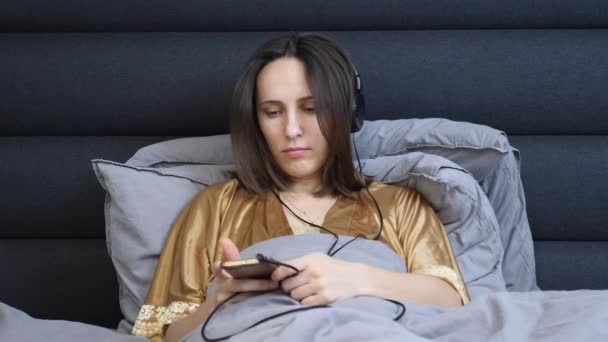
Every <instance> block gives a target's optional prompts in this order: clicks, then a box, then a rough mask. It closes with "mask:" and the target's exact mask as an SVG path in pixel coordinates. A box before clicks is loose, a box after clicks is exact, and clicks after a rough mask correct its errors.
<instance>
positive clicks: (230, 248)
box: [211, 238, 279, 306]
mask: <svg viewBox="0 0 608 342" xmlns="http://www.w3.org/2000/svg"><path fill="white" fill-rule="evenodd" d="M220 245H221V246H222V250H223V251H224V260H225V261H233V260H239V259H240V258H241V257H240V255H239V249H238V247H237V246H236V245H235V244H234V242H232V240H230V239H228V238H221V239H220ZM221 265H222V262H221V261H215V262H214V263H213V265H212V267H211V270H212V272H213V274H214V275H215V282H216V283H215V294H214V296H213V298H212V301H213V303H214V304H215V305H217V304H219V303H221V302H222V301H224V300H225V299H226V298H228V297H230V296H232V295H233V294H234V293H235V292H243V293H241V294H240V295H238V296H236V297H234V298H233V299H231V300H229V301H228V302H227V303H226V304H224V305H229V304H235V303H238V302H240V301H242V300H244V299H246V298H249V297H251V296H255V295H256V294H257V293H256V292H261V291H271V290H276V289H278V288H279V284H278V282H277V281H273V280H268V279H235V278H233V277H232V276H231V275H230V273H228V272H226V270H224V269H223V268H222V266H221ZM215 305H214V306H215Z"/></svg>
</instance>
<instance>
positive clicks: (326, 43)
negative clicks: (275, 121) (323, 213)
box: [230, 32, 371, 197]
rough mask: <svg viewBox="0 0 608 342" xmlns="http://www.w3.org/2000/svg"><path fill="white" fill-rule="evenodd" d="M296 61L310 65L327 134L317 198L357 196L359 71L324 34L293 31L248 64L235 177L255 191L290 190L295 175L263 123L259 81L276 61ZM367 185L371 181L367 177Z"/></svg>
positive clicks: (239, 108)
mask: <svg viewBox="0 0 608 342" xmlns="http://www.w3.org/2000/svg"><path fill="white" fill-rule="evenodd" d="M283 57H293V58H297V59H299V60H300V61H302V62H303V63H304V65H305V69H306V75H307V79H308V81H309V82H310V83H309V85H310V88H311V91H312V96H313V98H314V101H315V111H316V113H317V120H318V122H319V127H320V129H321V133H322V134H323V136H324V137H325V139H326V140H327V143H328V159H327V162H326V164H325V165H324V166H323V169H322V173H321V174H322V176H321V189H320V190H319V191H317V192H316V193H315V194H314V195H315V196H324V195H328V194H332V195H338V194H342V195H346V196H349V197H350V195H351V192H352V191H357V190H360V189H361V188H362V187H363V183H362V182H361V180H360V177H359V176H358V175H357V174H356V172H355V168H354V166H353V162H352V152H351V138H350V127H351V119H352V118H351V115H352V109H353V101H354V96H355V95H354V71H353V69H352V62H351V59H350V57H349V55H348V53H347V52H346V50H344V49H343V48H342V47H341V46H340V45H339V44H338V43H337V42H335V41H334V40H333V39H331V38H329V37H327V36H323V35H320V34H312V33H309V34H303V33H297V32H291V33H289V34H287V35H283V36H280V37H277V38H274V39H271V40H269V41H267V42H266V43H264V44H263V45H262V46H260V47H259V48H258V49H257V50H256V51H255V52H254V53H253V55H252V56H251V57H250V58H249V60H248V61H247V63H246V64H245V65H244V67H243V69H242V71H241V75H240V77H239V79H238V81H237V83H236V86H235V88H234V92H233V96H232V103H231V108H230V135H231V141H232V150H233V156H234V160H235V166H236V170H234V171H233V172H231V174H232V175H233V176H235V177H237V178H238V179H239V181H240V182H241V183H242V185H243V186H244V187H245V188H246V189H247V190H249V191H252V192H255V193H261V192H264V191H267V190H270V189H274V188H278V189H279V190H285V188H286V185H287V184H289V182H290V179H289V176H288V175H287V174H286V173H285V172H284V171H283V170H281V168H280V167H279V166H278V165H277V163H276V162H275V160H274V158H273V157H272V154H271V152H270V148H269V147H268V144H267V143H266V140H265V138H264V136H263V134H262V132H261V130H260V126H259V124H258V120H257V105H256V93H257V88H256V83H257V82H256V81H257V78H258V75H259V73H260V71H261V70H262V69H263V68H264V67H265V66H266V65H267V64H269V63H271V62H272V61H274V60H276V59H278V58H283ZM364 181H366V182H367V183H369V182H371V179H369V178H367V177H366V180H364Z"/></svg>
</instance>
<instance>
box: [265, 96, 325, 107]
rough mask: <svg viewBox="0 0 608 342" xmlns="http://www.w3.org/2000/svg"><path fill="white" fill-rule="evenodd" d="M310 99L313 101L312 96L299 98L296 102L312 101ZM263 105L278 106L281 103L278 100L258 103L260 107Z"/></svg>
mask: <svg viewBox="0 0 608 342" xmlns="http://www.w3.org/2000/svg"><path fill="white" fill-rule="evenodd" d="M312 99H313V97H312V96H306V97H300V98H299V99H298V102H302V101H306V100H312ZM264 103H279V104H280V103H282V102H281V101H279V100H266V101H262V102H260V104H261V105H262V104H264Z"/></svg>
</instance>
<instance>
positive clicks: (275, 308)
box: [0, 234, 608, 342]
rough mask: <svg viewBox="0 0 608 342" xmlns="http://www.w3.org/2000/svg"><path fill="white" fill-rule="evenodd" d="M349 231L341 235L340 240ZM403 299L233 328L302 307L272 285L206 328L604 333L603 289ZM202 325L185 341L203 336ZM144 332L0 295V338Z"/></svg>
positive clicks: (371, 249) (378, 256) (373, 253)
mask: <svg viewBox="0 0 608 342" xmlns="http://www.w3.org/2000/svg"><path fill="white" fill-rule="evenodd" d="M348 239H350V237H348V238H347V237H342V238H341V239H340V244H341V243H344V242H345V241H348ZM332 241H333V237H331V236H329V235H326V234H304V235H298V236H286V237H281V238H277V239H272V240H269V241H264V242H261V243H258V244H256V245H254V246H251V247H250V248H248V249H247V250H245V251H243V253H242V255H243V256H244V257H247V256H253V255H255V254H256V253H264V254H267V255H270V256H273V257H275V258H276V259H279V260H287V259H290V258H294V257H297V256H300V255H303V254H306V253H311V252H317V251H321V252H325V251H326V250H327V248H329V246H330V245H331V242H332ZM335 257H337V258H341V259H344V260H349V261H353V262H366V263H368V264H370V265H372V266H376V267H383V268H386V269H389V270H394V271H406V265H405V263H404V262H403V260H402V259H401V258H400V257H399V256H398V255H397V254H395V253H394V252H393V251H392V250H391V249H389V248H388V247H386V246H385V245H383V244H382V243H380V242H377V241H366V240H357V241H355V242H353V243H351V244H350V245H349V246H348V247H346V248H344V249H342V250H341V251H340V252H339V253H338V254H336V256H335ZM213 288H214V286H213V284H212V285H211V287H210V291H213ZM402 303H403V304H404V305H405V307H406V308H407V311H406V313H405V315H403V317H402V318H401V319H400V320H399V321H396V322H395V321H393V318H394V317H396V316H397V314H398V312H399V311H400V308H399V307H398V306H396V305H395V304H393V303H390V302H387V301H384V300H382V299H380V298H373V297H358V298H354V299H351V300H347V301H343V302H340V303H335V304H332V305H331V306H330V307H327V308H318V309H313V310H309V311H302V312H297V313H292V314H287V315H285V316H281V317H278V318H276V319H274V320H271V321H268V322H265V323H263V324H261V325H258V326H256V327H254V328H252V329H249V330H247V331H245V332H242V333H239V332H241V331H242V330H244V329H246V328H247V327H249V326H251V325H253V324H254V323H255V322H257V321H259V320H261V319H264V318H266V317H269V316H271V315H274V314H277V313H280V312H284V311H287V310H290V309H294V308H298V307H301V304H300V303H298V302H297V301H294V300H292V299H291V298H290V297H288V296H287V295H285V294H283V293H281V292H279V291H275V292H270V293H265V294H261V295H259V296H256V297H252V298H249V299H247V300H245V301H242V302H240V303H238V304H234V305H231V306H228V307H226V308H223V309H221V310H220V311H218V313H217V314H216V316H215V317H213V318H212V320H211V321H210V323H209V325H208V327H207V330H206V334H207V336H209V337H210V338H216V337H220V336H226V335H232V334H235V333H239V334H237V335H235V336H234V337H232V338H231V339H230V341H608V291H591V290H579V291H568V292H566V291H550V292H519V293H518V292H494V293H489V294H485V295H480V296H478V297H474V298H473V300H472V302H471V303H470V304H468V305H466V306H464V307H462V308H457V309H447V308H441V307H438V306H433V305H423V304H416V303H413V302H408V301H402ZM201 327H202V324H201V325H200V326H198V327H197V328H195V329H194V330H193V331H192V332H190V334H188V335H187V336H185V337H184V339H183V341H188V342H194V341H204V339H203V338H202V336H201ZM144 340H145V339H143V338H140V337H135V336H130V335H123V334H120V333H117V332H114V331H112V330H109V329H105V328H101V327H96V326H93V325H87V324H83V323H78V322H70V321H52V320H40V319H35V318H32V317H30V316H28V315H26V314H25V313H23V312H21V311H19V310H17V309H14V308H12V307H10V306H7V305H3V304H1V303H0V341H52V342H54V341H57V342H58V341H68V342H71V341H125V342H128V341H144Z"/></svg>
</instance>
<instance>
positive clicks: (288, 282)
mask: <svg viewBox="0 0 608 342" xmlns="http://www.w3.org/2000/svg"><path fill="white" fill-rule="evenodd" d="M309 282H310V281H309V279H308V277H307V276H306V274H304V273H302V272H300V273H299V274H298V275H295V274H294V275H292V276H289V277H287V278H284V279H283V280H280V281H279V285H280V286H281V289H282V290H283V291H285V292H287V293H290V291H291V290H293V289H295V288H297V287H300V286H302V285H304V284H307V283H309ZM290 295H291V294H290Z"/></svg>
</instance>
